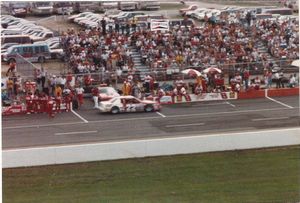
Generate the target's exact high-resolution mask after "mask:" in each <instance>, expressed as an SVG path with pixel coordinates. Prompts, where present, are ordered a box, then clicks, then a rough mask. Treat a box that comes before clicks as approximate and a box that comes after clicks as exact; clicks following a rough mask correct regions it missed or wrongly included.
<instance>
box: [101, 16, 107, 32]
mask: <svg viewBox="0 0 300 203" xmlns="http://www.w3.org/2000/svg"><path fill="white" fill-rule="evenodd" d="M101 27H102V34H103V35H106V20H105V19H104V18H102V20H101Z"/></svg>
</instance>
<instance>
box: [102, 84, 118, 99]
mask: <svg viewBox="0 0 300 203" xmlns="http://www.w3.org/2000/svg"><path fill="white" fill-rule="evenodd" d="M98 90H99V96H98V98H99V101H108V100H110V99H111V98H114V97H119V96H120V94H119V93H118V92H117V91H116V90H115V89H114V88H113V87H98Z"/></svg>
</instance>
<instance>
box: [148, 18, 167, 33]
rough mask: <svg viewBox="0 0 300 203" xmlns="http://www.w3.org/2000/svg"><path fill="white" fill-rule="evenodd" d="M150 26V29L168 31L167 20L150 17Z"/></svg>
mask: <svg viewBox="0 0 300 203" xmlns="http://www.w3.org/2000/svg"><path fill="white" fill-rule="evenodd" d="M150 28H151V31H169V20H158V19H152V20H151V23H150Z"/></svg>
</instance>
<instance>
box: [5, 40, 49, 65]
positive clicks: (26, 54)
mask: <svg viewBox="0 0 300 203" xmlns="http://www.w3.org/2000/svg"><path fill="white" fill-rule="evenodd" d="M18 56H22V57H23V58H25V59H26V60H28V61H30V62H39V63H44V62H45V61H46V60H47V59H50V58H51V53H50V50H49V46H48V45H47V44H21V45H14V46H11V47H9V48H8V49H7V52H6V53H5V54H4V55H3V61H6V62H8V63H10V62H12V61H16V60H17V58H18Z"/></svg>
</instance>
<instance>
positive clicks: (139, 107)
mask: <svg viewBox="0 0 300 203" xmlns="http://www.w3.org/2000/svg"><path fill="white" fill-rule="evenodd" d="M160 109H161V105H160V104H159V103H158V102H156V101H150V100H140V99H138V98H136V97H134V96H119V97H114V98H112V99H110V100H109V101H103V102H100V105H99V110H100V111H101V112H110V113H112V114H117V113H121V112H142V111H145V112H152V111H159V110H160Z"/></svg>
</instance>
